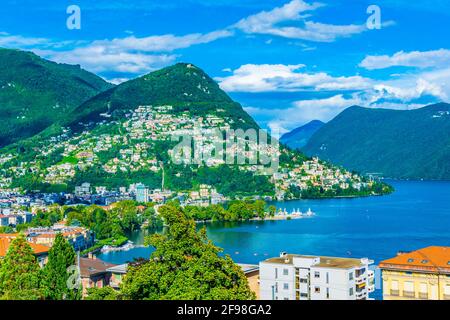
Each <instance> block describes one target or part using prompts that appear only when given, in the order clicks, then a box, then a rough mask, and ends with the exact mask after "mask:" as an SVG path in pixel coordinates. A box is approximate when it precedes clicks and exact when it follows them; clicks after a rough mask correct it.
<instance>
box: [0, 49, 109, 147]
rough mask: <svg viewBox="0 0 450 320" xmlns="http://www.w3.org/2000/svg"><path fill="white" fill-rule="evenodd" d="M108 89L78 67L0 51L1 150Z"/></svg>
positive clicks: (3, 50) (22, 52)
mask: <svg viewBox="0 0 450 320" xmlns="http://www.w3.org/2000/svg"><path fill="white" fill-rule="evenodd" d="M111 87H112V85H111V84H109V83H108V82H106V81H104V80H103V79H102V78H100V77H98V76H96V75H94V74H92V73H89V72H87V71H85V70H83V69H81V68H80V66H75V65H67V64H58V63H55V62H51V61H47V60H45V59H42V58H40V57H39V56H37V55H35V54H34V53H31V52H26V51H19V50H10V49H2V48H0V121H1V123H2V128H1V130H0V147H1V146H5V145H7V144H10V143H12V142H15V141H19V140H20V139H23V138H27V137H30V136H33V135H34V134H36V133H38V132H40V131H41V130H43V129H45V128H46V127H48V126H49V125H51V124H53V123H54V122H56V121H59V120H61V119H62V118H63V117H65V116H67V114H68V113H70V112H71V111H73V110H74V109H75V108H76V107H78V106H79V105H80V104H82V103H83V102H85V101H86V100H87V99H89V98H92V97H93V96H95V95H97V94H98V93H99V92H101V91H103V90H106V89H109V88H111Z"/></svg>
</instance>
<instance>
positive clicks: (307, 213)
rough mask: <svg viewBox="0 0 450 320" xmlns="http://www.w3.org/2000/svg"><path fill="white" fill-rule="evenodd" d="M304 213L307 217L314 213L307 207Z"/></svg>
mask: <svg viewBox="0 0 450 320" xmlns="http://www.w3.org/2000/svg"><path fill="white" fill-rule="evenodd" d="M305 215H306V216H307V217H311V216H314V215H315V213H314V212H313V211H311V208H309V209H308V211H306V213H305Z"/></svg>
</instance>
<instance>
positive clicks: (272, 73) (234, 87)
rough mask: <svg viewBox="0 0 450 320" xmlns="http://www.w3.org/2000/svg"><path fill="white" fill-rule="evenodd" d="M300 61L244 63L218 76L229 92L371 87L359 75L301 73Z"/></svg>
mask: <svg viewBox="0 0 450 320" xmlns="http://www.w3.org/2000/svg"><path fill="white" fill-rule="evenodd" d="M303 67H305V66H304V65H302V64H297V65H283V64H261V65H256V64H246V65H242V66H241V67H239V68H238V69H236V70H234V71H233V74H232V75H230V76H227V77H217V78H216V80H217V81H218V82H219V84H220V87H221V88H222V89H223V90H225V91H228V92H265V91H302V90H358V89H364V88H368V87H370V80H369V79H366V78H363V77H361V76H351V77H332V76H330V75H328V74H327V73H324V72H318V73H307V72H300V69H302V68H303Z"/></svg>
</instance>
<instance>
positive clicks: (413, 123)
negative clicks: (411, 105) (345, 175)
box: [303, 103, 450, 180]
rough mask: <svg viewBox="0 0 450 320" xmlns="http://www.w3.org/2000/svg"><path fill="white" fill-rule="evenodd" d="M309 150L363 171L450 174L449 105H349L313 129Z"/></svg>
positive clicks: (441, 177)
mask: <svg viewBox="0 0 450 320" xmlns="http://www.w3.org/2000/svg"><path fill="white" fill-rule="evenodd" d="M303 150H304V151H305V152H306V154H308V155H314V156H318V157H320V158H321V159H323V160H328V161H332V162H333V163H335V164H340V165H343V166H345V167H346V168H348V169H352V170H357V171H359V172H363V173H378V174H380V175H382V176H384V177H392V178H402V179H437V180H448V179H450V104H447V103H438V104H434V105H430V106H427V107H423V108H420V109H415V110H408V111H401V110H387V109H369V108H362V107H359V106H353V107H350V108H347V109H346V110H344V111H343V112H342V113H340V114H339V115H338V116H337V117H335V118H334V119H333V120H331V121H330V122H328V123H327V124H326V125H324V126H323V127H322V128H321V129H320V130H319V131H317V132H316V134H314V136H313V137H312V138H311V140H310V141H309V142H308V144H307V145H306V146H305V148H304V149H303Z"/></svg>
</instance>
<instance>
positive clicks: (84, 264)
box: [80, 258, 117, 278]
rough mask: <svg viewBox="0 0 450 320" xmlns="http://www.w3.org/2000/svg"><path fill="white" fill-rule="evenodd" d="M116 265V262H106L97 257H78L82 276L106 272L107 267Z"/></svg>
mask: <svg viewBox="0 0 450 320" xmlns="http://www.w3.org/2000/svg"><path fill="white" fill-rule="evenodd" d="M116 266H117V265H116V264H112V263H108V262H105V261H103V260H100V259H97V258H80V273H81V277H83V278H87V277H90V276H93V275H96V274H101V273H105V272H108V269H109V268H112V267H116Z"/></svg>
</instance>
